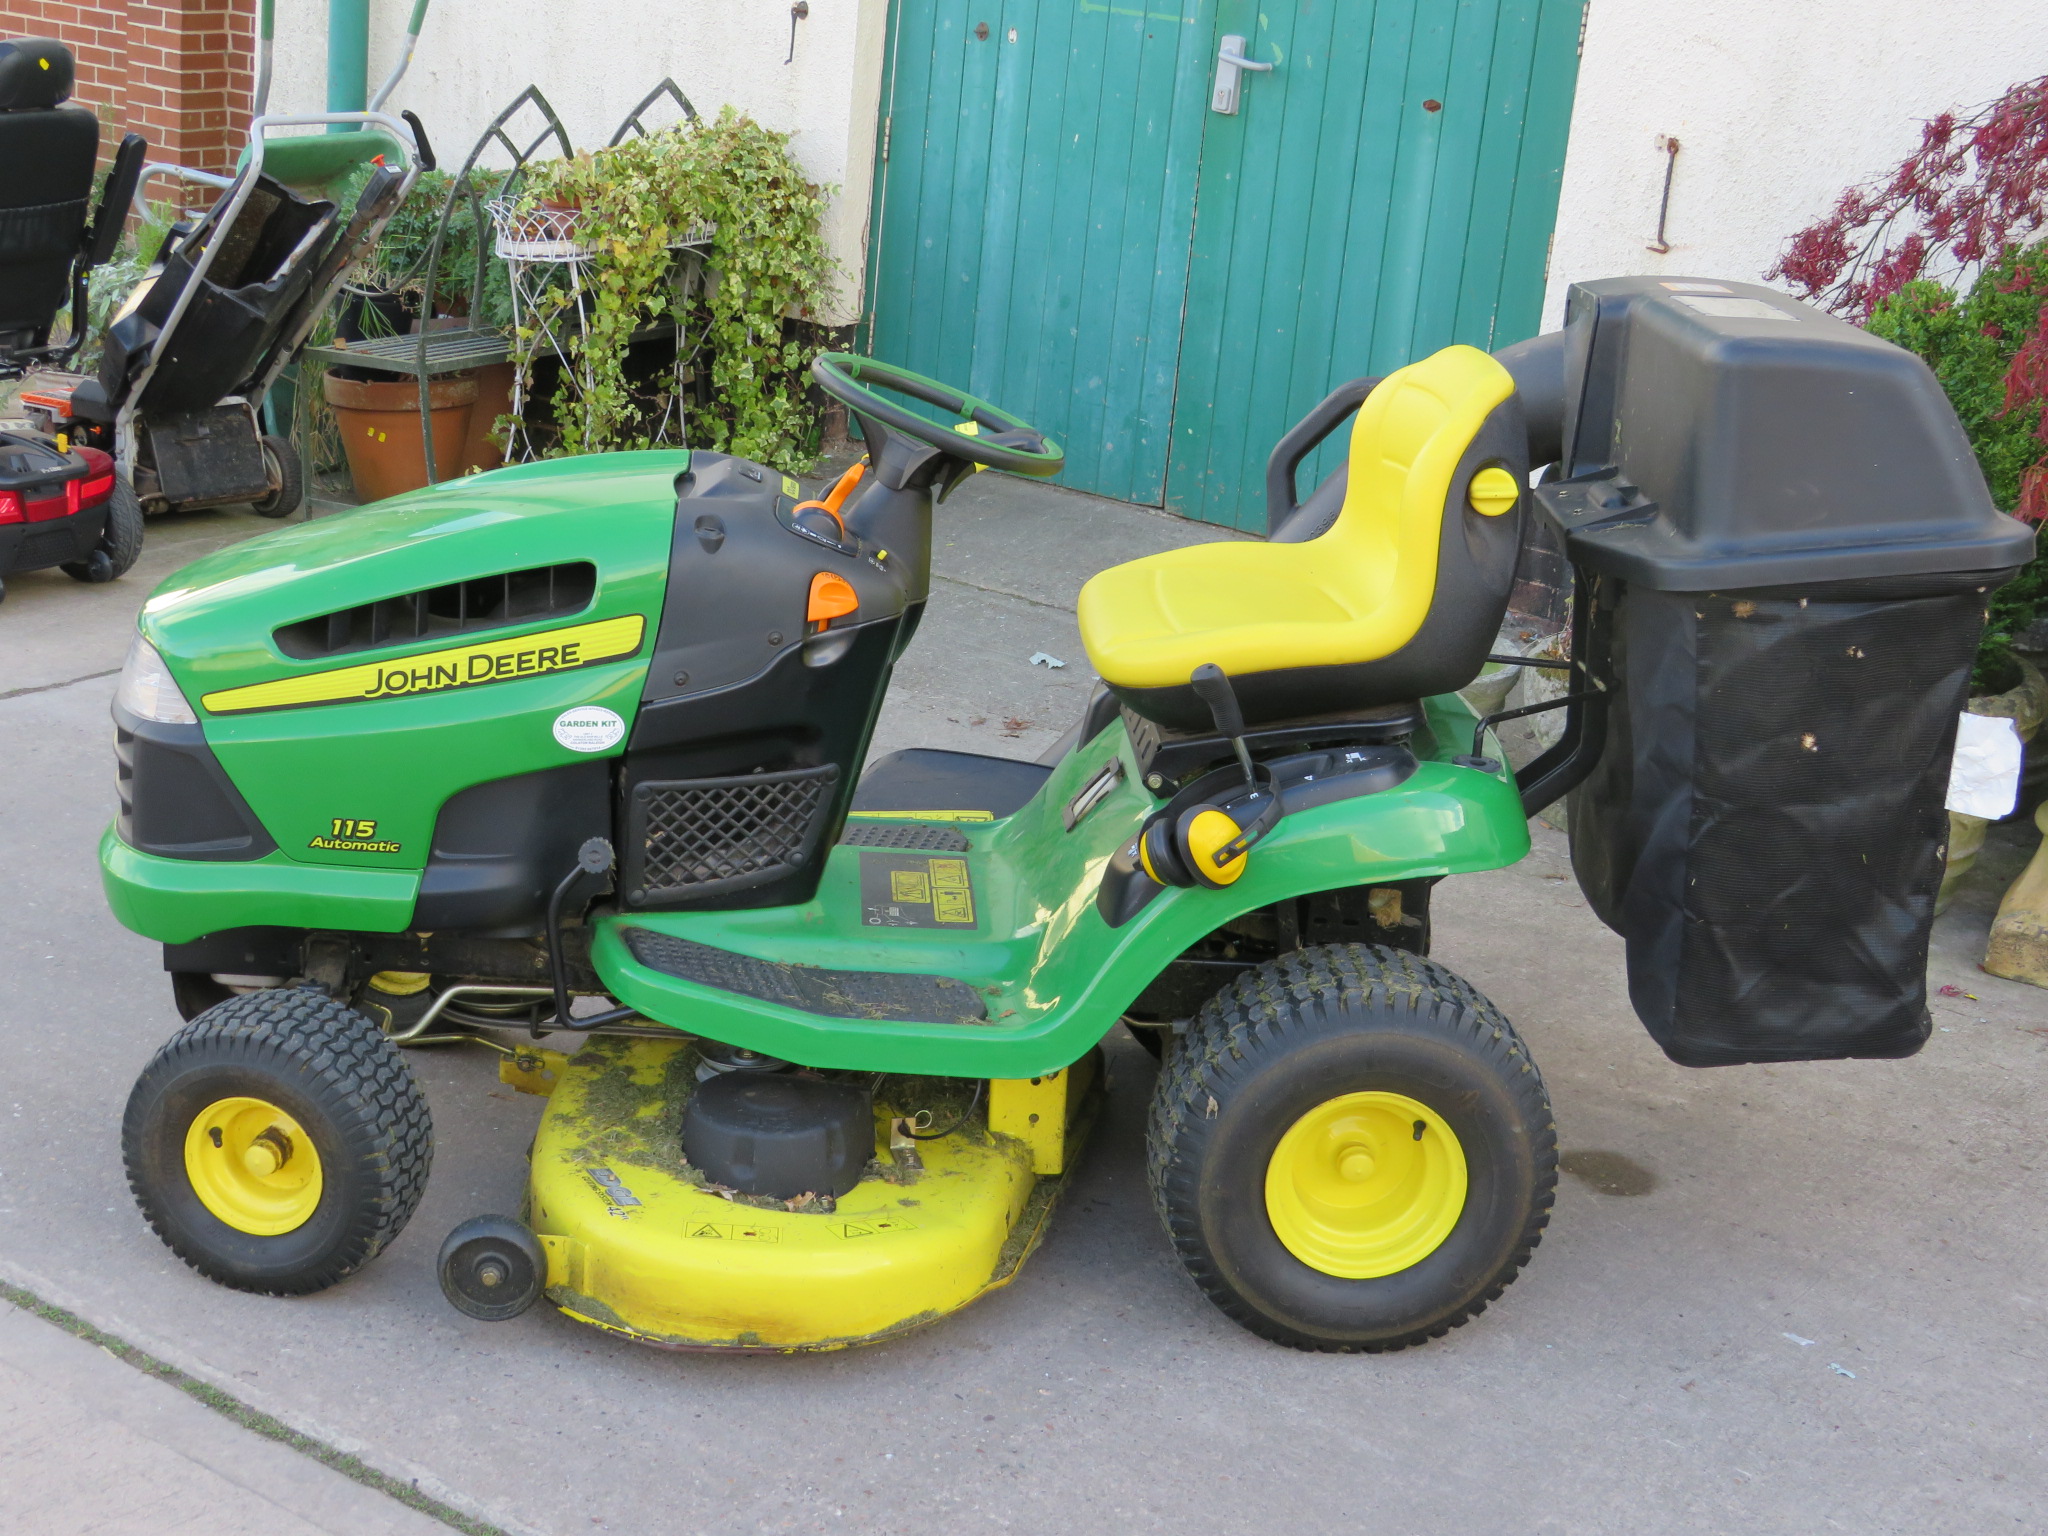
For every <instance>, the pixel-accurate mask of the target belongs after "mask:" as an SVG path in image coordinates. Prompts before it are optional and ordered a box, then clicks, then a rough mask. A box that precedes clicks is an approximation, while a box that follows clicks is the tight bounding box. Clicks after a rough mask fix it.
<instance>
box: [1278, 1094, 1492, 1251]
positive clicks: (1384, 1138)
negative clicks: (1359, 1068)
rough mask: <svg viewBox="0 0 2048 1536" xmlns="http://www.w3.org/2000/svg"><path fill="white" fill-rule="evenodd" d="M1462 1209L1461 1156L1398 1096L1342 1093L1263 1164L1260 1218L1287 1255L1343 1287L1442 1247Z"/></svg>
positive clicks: (1422, 1107)
mask: <svg viewBox="0 0 2048 1536" xmlns="http://www.w3.org/2000/svg"><path fill="white" fill-rule="evenodd" d="M1464 1209H1465V1149H1464V1148H1463V1147H1462V1146H1460V1145H1459V1143H1458V1137H1457V1134H1456V1133H1455V1132H1454V1131H1452V1129H1451V1128H1450V1126H1448V1125H1446V1124H1445V1123H1444V1120H1443V1117H1442V1116H1441V1115H1439V1114H1437V1112H1436V1111H1435V1110H1433V1109H1431V1108H1430V1107H1429V1106H1428V1105H1426V1104H1423V1103H1421V1102H1419V1101H1418V1100H1415V1099H1411V1098H1409V1097H1408V1096H1407V1095H1406V1094H1401V1093H1347V1094H1343V1095H1340V1096H1339V1097H1337V1098H1334V1099H1329V1100H1326V1101H1324V1102H1323V1103H1321V1104H1318V1105H1317V1106H1316V1107H1315V1108H1314V1109H1312V1110H1310V1111H1309V1112H1308V1113H1307V1114H1305V1115H1303V1116H1302V1117H1301V1118H1300V1119H1299V1120H1297V1121H1295V1122H1294V1124H1293V1125H1291V1126H1289V1127H1288V1129H1287V1134H1286V1135H1284V1136H1282V1137H1281V1138H1280V1145H1279V1146H1277V1147H1275V1148H1274V1149H1273V1159H1272V1161H1271V1162H1269V1163H1268V1164H1267V1165H1266V1215H1267V1217H1268V1218H1269V1219H1270V1220H1271V1221H1272V1223H1273V1231H1274V1233H1275V1235H1276V1236H1278V1237H1279V1239H1280V1241H1281V1242H1282V1243H1284V1244H1286V1246H1287V1251H1288V1252H1289V1253H1291V1254H1293V1255H1294V1256H1295V1257H1296V1258H1297V1259H1299V1260H1301V1262H1302V1263H1304V1264H1306V1265H1308V1266H1309V1267H1310V1268H1311V1269H1319V1270H1321V1271H1322V1272H1323V1273H1324V1274H1326V1275H1337V1276H1340V1277H1342V1278H1343V1279H1346V1280H1370V1279H1373V1278H1375V1277H1376V1276H1379V1275H1391V1274H1395V1273H1397V1272H1398V1271H1400V1270H1404V1269H1407V1268H1408V1267H1409V1266H1410V1265H1413V1264H1419V1263H1421V1262H1422V1260H1424V1259H1426V1258H1427V1257H1429V1255H1430V1254H1432V1253H1434V1252H1436V1250H1437V1249H1438V1248H1439V1247H1441V1246H1442V1244H1443V1241H1444V1239H1445V1238H1447V1237H1449V1236H1450V1235H1451V1228H1453V1227H1455V1226H1456V1225H1457V1224H1458V1216H1459V1214H1460V1213H1461V1212H1462V1211H1463V1210H1464Z"/></svg>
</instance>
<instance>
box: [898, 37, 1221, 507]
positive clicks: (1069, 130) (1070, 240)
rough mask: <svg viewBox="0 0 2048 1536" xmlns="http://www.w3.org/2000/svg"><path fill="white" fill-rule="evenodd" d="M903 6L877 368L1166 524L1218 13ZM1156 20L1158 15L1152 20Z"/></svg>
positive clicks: (1082, 484)
mask: <svg viewBox="0 0 2048 1536" xmlns="http://www.w3.org/2000/svg"><path fill="white" fill-rule="evenodd" d="M1181 3H1182V4H1184V6H1185V10H1184V11H1181V10H1179V9H1177V6H1176V0H896V4H895V7H894V16H893V28H892V34H891V38H890V50H891V54H890V69H889V78H888V79H886V80H885V82H884V96H883V111H884V119H883V134H882V154H883V158H882V161H881V163H880V164H879V166H878V167H877V172H878V174H877V177H876V182H877V196H876V205H877V206H876V211H875V225H874V230H875V233H874V238H873V240H872V242H871V244H870V250H869V254H868V271H869V273H870V279H869V308H870V314H871V315H872V326H873V330H872V339H871V341H870V343H869V345H870V346H871V348H872V349H873V351H874V353H875V355H876V356H878V357H881V358H884V359H886V360H887V361H889V362H894V363H901V364H903V365H905V366H907V367H910V368H915V369H917V370H918V371H919V372H920V373H928V374H930V375H932V376H933V377H935V378H940V379H944V380H946V381H947V382H949V383H953V384H958V385H961V386H963V387H965V388H966V389H968V390H970V391H971V392H973V393H976V394H980V395H982V396H983V397H984V398H986V399H990V400H993V401H995V402H996V403H997V404H999V405H1001V406H1002V407H1003V408H1004V409H1006V410H1011V411H1015V412H1016V413H1017V414H1018V415H1020V416H1022V417H1024V418H1025V419H1026V420H1027V421H1030V422H1033V423H1034V424H1036V425H1038V426H1040V427H1042V428H1043V429H1044V430H1046V431H1048V432H1050V433H1051V434H1052V435H1053V437H1054V438H1055V439H1056V440H1057V441H1058V442H1059V444H1060V445H1061V446H1062V447H1063V448H1064V449H1065V450H1066V453H1067V469H1066V472H1065V474H1064V476H1063V477H1062V481H1061V483H1062V484H1066V485H1072V486H1077V487H1079V488H1080V489H1083V490H1089V491H1096V492H1099V493H1100V494H1102V495H1105V496H1116V497H1120V498H1122V499H1124V500H1128V501H1141V502H1148V503H1151V504H1153V505H1157V504H1158V503H1159V502H1160V501H1161V500H1162V499H1163V498H1164V493H1165V486H1166V452H1167V438H1168V427H1169V424H1170V422H1171V420H1172V412H1173V386H1174V374H1175V368H1176V364H1177V362H1178V357H1179V351H1180V323H1181V312H1182V308H1183V304H1184V300H1185V294H1186V286H1187V267H1188V244H1189V239H1190V235H1191V232H1192V230H1193V227H1194V213H1195V178H1196V173H1197V170H1198V168H1199V165H1200V160H1201V148H1200V146H1201V134H1202V116H1203V113H1204V112H1205V110H1206V105H1207V99H1208V91H1209V68H1210V53H1211V51H1212V50H1211V47H1210V38H1211V31H1212V29H1211V27H1210V26H1209V25H1208V23H1209V21H1210V19H1211V18H1212V17H1213V15H1214V10H1215V3H1216V0H1181ZM1152 13H1157V14H1152Z"/></svg>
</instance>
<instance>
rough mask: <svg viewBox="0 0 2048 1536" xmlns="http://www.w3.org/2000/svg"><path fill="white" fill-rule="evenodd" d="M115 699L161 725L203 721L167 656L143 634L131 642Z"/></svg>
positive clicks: (193, 723)
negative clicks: (173, 676)
mask: <svg viewBox="0 0 2048 1536" xmlns="http://www.w3.org/2000/svg"><path fill="white" fill-rule="evenodd" d="M114 702H115V703H116V704H118V705H120V706H121V708H123V709H125V710H127V711H128V713H129V714H131V715H135V716H137V717H138V718H140V719H143V720H154V721H156V722H157V723H158V724H160V725H197V724H198V723H199V717H198V716H197V715H195V714H193V713H192V706H191V705H190V704H187V703H186V702H185V695H184V694H183V693H181V692H179V691H178V685H177V682H176V681H175V680H174V679H173V678H172V677H171V669H170V668H169V667H167V666H165V665H164V659H163V657H161V656H159V655H157V653H156V647H155V646H153V645H151V644H150V643H149V642H148V641H147V640H145V639H143V638H142V636H140V635H137V636H136V637H135V639H134V641H133V642H132V643H131V644H130V645H129V647H128V659H127V661H125V662H123V663H122V665H121V686H120V687H119V688H118V689H117V690H116V691H115V693H114Z"/></svg>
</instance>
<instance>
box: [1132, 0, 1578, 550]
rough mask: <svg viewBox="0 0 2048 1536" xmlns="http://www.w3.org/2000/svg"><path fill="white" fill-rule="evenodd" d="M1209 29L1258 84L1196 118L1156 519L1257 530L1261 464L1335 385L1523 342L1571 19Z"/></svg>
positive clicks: (1440, 14)
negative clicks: (1164, 473) (1190, 230)
mask: <svg viewBox="0 0 2048 1536" xmlns="http://www.w3.org/2000/svg"><path fill="white" fill-rule="evenodd" d="M1220 9H1221V12H1222V16H1221V19H1220V21H1219V24H1218V28H1217V30H1218V31H1219V33H1224V34H1240V35H1242V36H1243V37H1244V38H1245V44H1244V52H1245V54H1246V56H1247V57H1249V58H1252V59H1255V60H1258V61H1261V62H1270V63H1272V64H1273V66H1274V67H1273V70H1272V72H1271V73H1269V74H1248V75H1246V76H1245V77H1244V80H1243V85H1242V105H1241V109H1240V111H1239V112H1238V113H1237V115H1235V116H1224V115H1221V114H1218V113H1213V112H1211V113H1206V114H1205V115H1204V125H1205V130H1206V131H1205V133H1204V135H1203V140H1202V179H1201V195H1200V199H1199V203H1198V207H1197V212H1196V223H1195V236H1194V255H1193V261H1192V264H1191V267H1190V270H1189V278H1188V300H1187V312H1186V319H1185V322H1184V325H1183V328H1182V347H1181V357H1180V384H1179V391H1178V395H1177V399H1176V403H1175V407H1174V422H1173V448H1172V454H1171V468H1170V471H1169V475H1168V480H1167V499H1166V505H1167V506H1168V507H1169V508H1170V509H1171V510H1173V511H1175V512H1179V513H1181V514H1182V515H1184V516H1187V517H1194V518H1200V519H1202V520H1203V521H1205V522H1215V523H1229V524H1234V525H1236V526H1237V527H1241V528H1260V529H1262V528H1264V527H1265V489H1264V480H1265V464H1266V455H1267V454H1268V453H1269V452H1270V451H1271V449H1272V446H1273V444H1274V443H1275V442H1276V441H1277V440H1278V439H1279V438H1280V437H1281V435H1282V434H1284V433H1285V432H1286V431H1287V429H1288V428H1289V427H1290V426H1292V425H1293V424H1294V423H1295V422H1296V421H1298V420H1300V418H1301V417H1302V416H1303V415H1304V414H1305V413H1306V412H1307V411H1308V410H1309V408H1310V407H1311V406H1313V405H1314V404H1315V403H1316V402H1317V401H1318V400H1320V399H1322V397H1323V396H1324V395H1326V394H1328V393H1329V391H1330V390H1331V389H1332V388H1334V387H1335V386H1336V385H1337V384H1340V383H1342V382H1343V381H1344V380H1345V379H1352V378H1357V377H1359V376H1360V375H1364V374H1381V373H1388V372H1391V371H1392V370H1393V369H1395V368H1398V367H1400V366H1401V365H1402V364H1404V363H1407V362H1412V361H1413V360H1415V359H1416V358H1419V357H1423V356H1426V355H1427V354H1429V353H1431V352H1434V351H1436V350H1437V349H1438V348H1440V347H1444V346H1448V345H1449V344H1451V343H1452V342H1456V341H1462V342H1469V343H1470V344H1472V345H1473V346H1476V347H1480V348H1483V349H1485V350H1488V351H1491V350H1493V349H1494V348H1496V347H1500V346H1505V345H1506V344H1507V343H1509V342H1511V341H1518V340H1520V339H1522V338H1523V337H1525V336H1530V335H1533V334H1535V331H1536V328H1537V324H1538V321H1539V316H1540V312H1541V309H1542V304H1543V280H1544V268H1545V265H1546V256H1547V254H1548V250H1549V243H1550V230H1551V224H1552V222H1553V220H1554V219H1555V217H1556V213H1557V194H1558V184H1559V180H1560V178H1561V176H1562V172H1563V167H1564V148H1565V131H1566V128H1567V126H1568V125H1569V122H1570V118H1571V104H1572V90H1573V86H1574V83H1575V81H1576V78H1577V73H1578V35H1579V17H1580V13H1581V5H1580V0H1457V3H1447V0H1378V3H1377V4H1368V3H1360V0H1295V3H1294V4H1292V5H1286V4H1280V5H1275V4H1271V3H1266V4H1264V6H1263V9H1262V8H1261V4H1260V3H1259V0H1221V7H1220ZM1342 453H1343V446H1342V438H1341V434H1340V435H1339V437H1338V438H1337V439H1336V440H1334V441H1333V442H1332V443H1331V444H1330V445H1329V446H1328V447H1326V448H1325V449H1324V451H1323V454H1322V456H1321V458H1320V460H1319V466H1325V467H1326V466H1332V465H1334V463H1335V461H1336V459H1338V458H1340V457H1341V456H1342ZM1319 466H1311V468H1315V467H1319ZM1302 481H1303V484H1304V486H1306V485H1308V484H1312V483H1313V482H1312V480H1311V479H1310V472H1309V470H1304V472H1303V475H1302Z"/></svg>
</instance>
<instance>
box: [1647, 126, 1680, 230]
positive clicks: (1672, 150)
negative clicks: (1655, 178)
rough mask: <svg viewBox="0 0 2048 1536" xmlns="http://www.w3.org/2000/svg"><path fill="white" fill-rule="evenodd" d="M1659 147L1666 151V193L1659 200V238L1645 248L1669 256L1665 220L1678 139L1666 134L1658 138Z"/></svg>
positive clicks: (1676, 163)
mask: <svg viewBox="0 0 2048 1536" xmlns="http://www.w3.org/2000/svg"><path fill="white" fill-rule="evenodd" d="M1657 147H1658V148H1659V149H1660V150H1662V151H1663V152H1664V195H1663V196H1662V197H1661V198H1659V199H1658V200H1657V238H1656V239H1654V240H1651V241H1648V242H1646V243H1645V245H1644V249H1646V250H1651V251H1655V252H1656V253H1657V254H1658V255H1659V256H1668V255H1669V254H1670V253H1671V242H1670V241H1669V240H1666V239H1665V238H1664V222H1665V220H1666V219H1668V218H1670V216H1671V173H1672V172H1673V171H1675V170H1677V169H1678V140H1676V139H1674V138H1672V137H1671V136H1670V135H1669V134H1666V135H1664V137H1662V138H1660V139H1659V140H1657Z"/></svg>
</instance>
